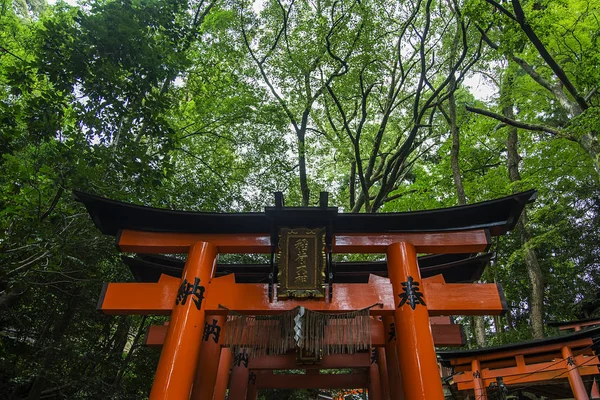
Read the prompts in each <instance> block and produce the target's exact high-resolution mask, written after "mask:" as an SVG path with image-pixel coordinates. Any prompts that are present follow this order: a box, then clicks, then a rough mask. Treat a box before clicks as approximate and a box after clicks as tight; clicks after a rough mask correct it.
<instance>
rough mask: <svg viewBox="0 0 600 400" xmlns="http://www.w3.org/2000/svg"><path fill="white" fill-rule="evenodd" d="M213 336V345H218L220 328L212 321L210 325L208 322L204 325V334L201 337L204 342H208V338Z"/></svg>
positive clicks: (214, 320) (215, 321)
mask: <svg viewBox="0 0 600 400" xmlns="http://www.w3.org/2000/svg"><path fill="white" fill-rule="evenodd" d="M210 335H213V340H214V341H215V343H219V336H221V327H220V326H219V325H218V324H217V320H216V319H213V320H212V324H209V323H208V322H205V323H204V334H203V335H202V339H204V341H205V342H208V337H209V336H210Z"/></svg>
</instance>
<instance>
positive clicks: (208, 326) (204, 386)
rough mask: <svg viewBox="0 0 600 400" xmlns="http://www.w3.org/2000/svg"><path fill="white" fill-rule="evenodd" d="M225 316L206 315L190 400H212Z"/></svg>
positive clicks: (223, 333)
mask: <svg viewBox="0 0 600 400" xmlns="http://www.w3.org/2000/svg"><path fill="white" fill-rule="evenodd" d="M226 319H227V318H226V317H225V315H207V317H206V322H205V323H204V333H203V335H202V338H201V339H202V346H201V347H200V355H199V357H198V366H197V367H196V379H195V380H194V388H193V389H192V397H191V400H212V398H213V393H214V389H215V383H216V381H217V373H218V369H219V359H220V355H221V344H222V342H223V337H224V335H225V332H224V328H225V320H226Z"/></svg>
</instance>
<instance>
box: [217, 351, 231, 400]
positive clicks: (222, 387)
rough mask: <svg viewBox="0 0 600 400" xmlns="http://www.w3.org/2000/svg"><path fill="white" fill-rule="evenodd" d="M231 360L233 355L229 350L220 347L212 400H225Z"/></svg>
mask: <svg viewBox="0 0 600 400" xmlns="http://www.w3.org/2000/svg"><path fill="white" fill-rule="evenodd" d="M232 358H233V354H231V350H229V348H227V347H222V348H221V357H220V358H219V369H218V372H217V381H216V382H215V390H214V394H213V400H225V394H227V385H229V371H230V369H231V359H232Z"/></svg>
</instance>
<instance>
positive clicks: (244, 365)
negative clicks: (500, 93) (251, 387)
mask: <svg viewBox="0 0 600 400" xmlns="http://www.w3.org/2000/svg"><path fill="white" fill-rule="evenodd" d="M248 358H249V357H248V353H246V350H245V349H241V350H239V351H238V354H236V355H234V356H233V368H232V369H231V379H230V382H229V397H228V399H229V400H246V391H247V390H248V378H249V375H250V374H249V370H248V361H249V360H248Z"/></svg>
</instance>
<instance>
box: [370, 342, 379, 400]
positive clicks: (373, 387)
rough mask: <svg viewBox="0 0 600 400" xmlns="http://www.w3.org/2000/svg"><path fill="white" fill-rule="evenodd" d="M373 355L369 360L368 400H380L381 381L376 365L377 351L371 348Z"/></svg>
mask: <svg viewBox="0 0 600 400" xmlns="http://www.w3.org/2000/svg"><path fill="white" fill-rule="evenodd" d="M372 351H373V352H374V354H375V357H373V359H372V360H371V366H370V367H369V388H368V390H369V400H381V381H380V380H379V367H378V366H377V359H376V356H377V351H376V350H375V348H373V349H372Z"/></svg>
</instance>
